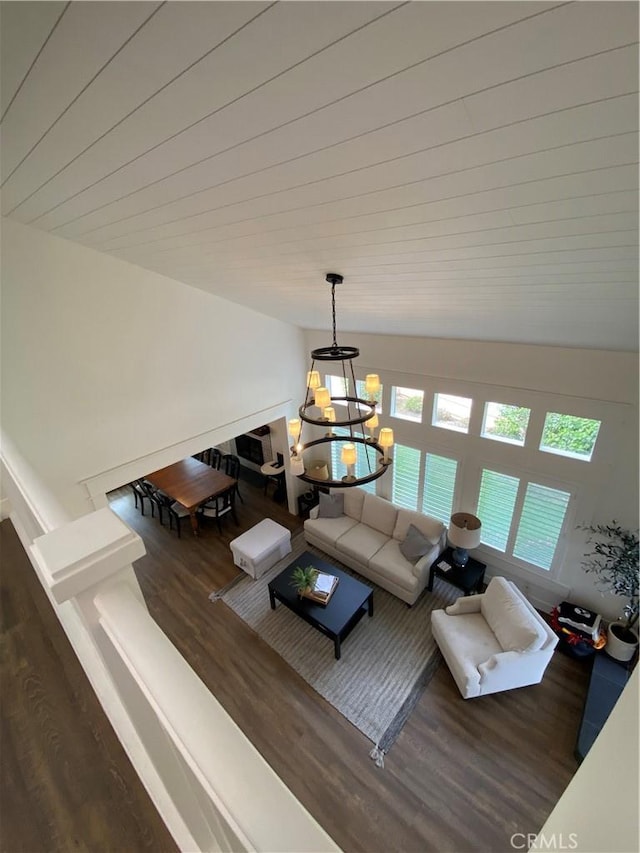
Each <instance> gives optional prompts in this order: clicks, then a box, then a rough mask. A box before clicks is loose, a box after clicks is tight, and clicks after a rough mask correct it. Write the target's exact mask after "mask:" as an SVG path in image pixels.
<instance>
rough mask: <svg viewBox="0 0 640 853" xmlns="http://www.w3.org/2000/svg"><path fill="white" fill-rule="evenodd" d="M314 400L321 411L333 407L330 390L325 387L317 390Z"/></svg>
mask: <svg viewBox="0 0 640 853" xmlns="http://www.w3.org/2000/svg"><path fill="white" fill-rule="evenodd" d="M314 399H315V403H316V406H317V407H318V408H319V409H326V408H327V407H328V406H330V405H331V394H329V390H328V389H327V388H324V387H323V386H321V387H320V388H316V393H315V396H314Z"/></svg>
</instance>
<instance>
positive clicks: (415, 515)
mask: <svg viewBox="0 0 640 853" xmlns="http://www.w3.org/2000/svg"><path fill="white" fill-rule="evenodd" d="M410 524H413V526H414V527H415V528H417V529H418V530H419V531H420V533H422V534H423V536H426V537H427V539H428V540H429V542H431V544H432V545H437V544H438V542H439V541H440V537H441V536H442V534H443V532H444V524H442V522H441V521H438V519H437V518H433V517H432V516H430V515H424V513H422V512H415V510H411V509H399V510H398V517H397V519H396V524H395V527H394V528H393V538H394V539H398V540H399V541H400V542H402V541H403V540H404V538H405V537H406V535H407V531H408V529H409V525H410Z"/></svg>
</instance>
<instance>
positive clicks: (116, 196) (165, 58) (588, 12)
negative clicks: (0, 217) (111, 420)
mask: <svg viewBox="0 0 640 853" xmlns="http://www.w3.org/2000/svg"><path fill="white" fill-rule="evenodd" d="M0 15H1V17H0V23H1V24H2V43H1V47H2V77H1V89H2V91H1V95H2V125H1V129H2V181H3V188H2V210H3V213H4V214H5V215H7V216H9V217H12V218H14V219H16V220H19V221H20V222H23V223H28V224H30V225H32V226H34V227H35V228H39V229H43V230H46V231H50V232H51V233H52V234H55V235H58V236H60V237H64V238H66V239H69V240H72V241H75V242H78V243H81V244H83V245H85V246H89V247H91V248H94V249H97V250H98V251H100V252H105V253H108V254H110V255H114V256H115V257H118V258H122V259H124V260H127V261H129V262H131V263H134V264H137V265H139V266H141V267H145V268H146V269H149V270H154V271H157V272H159V273H163V274H165V275H168V276H171V277H173V278H175V279H178V280H180V281H182V282H185V283H187V284H189V285H193V286H194V287H198V288H201V289H203V290H206V291H209V292H211V293H214V294H217V295H219V296H222V297H224V298H226V299H229V300H232V301H234V302H238V303H240V304H243V305H247V306H250V307H252V308H255V309H256V310H258V311H261V312H264V313H266V314H270V315H273V316H276V317H278V318H280V319H282V320H286V321H288V322H291V323H295V324H297V325H300V326H302V327H306V328H318V329H322V328H329V327H330V321H331V315H330V298H329V297H330V291H329V288H328V286H327V285H326V284H325V283H324V276H325V273H326V272H328V271H335V272H339V273H342V274H343V275H344V277H345V283H344V284H343V285H341V286H340V288H339V289H338V290H337V312H338V328H339V330H341V331H342V330H344V331H346V330H352V331H363V332H377V333H389V334H399V335H420V336H430V337H444V338H472V339H477V340H497V341H523V342H527V343H541V344H559V345H565V346H586V347H594V348H608V349H620V350H622V349H627V350H635V349H637V341H638V221H637V218H638V177H637V160H638V138H637V134H638V97H637V90H638V52H637V41H638V4H637V3H635V2H634V3H626V2H623V3H618V2H612V3H610V2H573V3H540V2H493V3H487V2H469V3H465V2H412V3H384V2H280V3H278V2H276V3H256V2H168V3H155V2H118V3H115V2H114V3H111V2H91V3H83V2H78V3H59V2H3V3H2V4H1V7H0Z"/></svg>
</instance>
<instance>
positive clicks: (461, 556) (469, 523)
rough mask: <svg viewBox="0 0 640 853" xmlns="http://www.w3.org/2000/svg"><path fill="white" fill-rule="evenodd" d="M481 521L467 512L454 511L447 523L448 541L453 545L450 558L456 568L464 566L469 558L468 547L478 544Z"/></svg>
mask: <svg viewBox="0 0 640 853" xmlns="http://www.w3.org/2000/svg"><path fill="white" fill-rule="evenodd" d="M481 528H482V522H481V521H480V519H479V518H476V516H475V515H471V513H468V512H455V513H454V514H453V515H452V516H451V523H450V524H449V533H448V536H449V542H451V544H452V545H455V550H454V552H453V554H452V555H451V558H452V560H453V562H454V564H455V565H456V566H458V568H464V566H466V565H467V562H468V560H469V549H470V548H477V547H478V545H479V544H480V531H481Z"/></svg>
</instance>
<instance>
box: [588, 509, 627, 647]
mask: <svg viewBox="0 0 640 853" xmlns="http://www.w3.org/2000/svg"><path fill="white" fill-rule="evenodd" d="M581 529H582V530H587V531H588V532H589V533H590V534H591V535H590V536H589V538H588V539H587V544H588V545H589V544H591V545H593V548H592V549H591V550H590V551H588V552H587V553H586V554H585V555H584V560H583V562H582V568H583V569H584V571H585V572H587V573H588V574H594V575H596V577H597V581H598V585H599V586H600V587H601V589H606V590H608V591H609V592H612V593H614V595H619V596H621V597H622V598H625V599H626V601H627V603H626V604H625V606H624V610H623V614H622V616H621V617H620V620H619V621H617V622H612V623H611V624H610V625H609V640H608V643H607V651H608V653H609V654H610V655H611V656H612V657H615V658H617V659H618V660H630V659H631V657H632V656H633V653H634V652H635V649H636V646H637V645H638V634H637V633H636V631H635V630H634V628H635V626H636V624H637V622H638V535H637V531H636V532H635V533H634V532H632V531H631V530H625V529H624V528H623V527H621V526H620V525H619V524H618V523H617V522H616V521H615V520H614V521H612V522H611V524H596V525H595V526H588V527H582V528H581Z"/></svg>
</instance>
